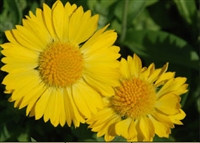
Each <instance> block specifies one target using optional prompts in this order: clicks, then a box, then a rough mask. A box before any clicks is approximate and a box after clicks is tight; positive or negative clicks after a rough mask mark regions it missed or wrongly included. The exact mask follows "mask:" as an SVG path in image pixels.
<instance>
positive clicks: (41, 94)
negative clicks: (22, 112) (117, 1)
mask: <svg viewBox="0 0 200 143" xmlns="http://www.w3.org/2000/svg"><path fill="white" fill-rule="evenodd" d="M98 19H99V16H98V15H94V16H91V11H90V10H88V11H86V12H84V11H83V8H82V6H80V7H77V5H75V4H73V5H71V4H70V3H66V4H65V5H63V4H62V2H61V1H60V0H57V1H56V2H55V3H54V4H53V7H52V8H50V7H48V6H47V5H46V4H43V10H41V9H37V10H36V15H34V14H33V13H32V12H30V13H29V16H26V19H23V21H22V23H23V24H22V25H17V26H16V29H13V30H9V31H6V32H5V34H6V37H7V38H8V40H9V42H8V43H5V44H3V45H1V47H2V48H3V50H2V54H3V55H4V56H5V57H4V58H3V59H2V62H3V63H5V65H4V66H3V67H2V68H1V70H3V71H6V72H7V73H8V75H7V76H6V77H5V78H4V80H3V82H2V83H3V84H4V85H6V90H5V92H6V93H9V94H12V95H11V97H10V99H9V100H10V101H14V102H15V104H14V106H15V107H19V108H20V109H21V108H23V107H25V106H27V109H26V114H27V115H30V116H35V119H40V118H41V117H42V116H43V117H44V121H45V122H47V121H48V120H50V122H51V123H52V124H53V125H54V126H57V125H58V124H60V125H61V126H64V125H65V123H66V122H67V124H68V126H71V123H72V122H73V123H74V125H75V127H78V126H79V125H80V123H84V122H85V118H89V117H90V116H91V115H92V114H93V113H96V112H97V110H98V109H100V108H102V107H103V104H102V103H103V102H102V99H101V95H100V93H101V94H102V95H105V96H108V95H112V94H114V90H113V88H112V87H113V86H117V85H119V82H118V78H119V76H120V74H119V73H118V72H117V71H116V68H118V67H119V65H120V64H119V62H118V61H117V58H119V56H120V54H119V53H118V52H119V47H117V46H113V43H114V42H115V40H116V38H117V34H116V33H115V32H114V31H113V30H108V31H105V30H106V28H107V26H105V27H104V28H102V29H99V30H98V31H97V26H98Z"/></svg>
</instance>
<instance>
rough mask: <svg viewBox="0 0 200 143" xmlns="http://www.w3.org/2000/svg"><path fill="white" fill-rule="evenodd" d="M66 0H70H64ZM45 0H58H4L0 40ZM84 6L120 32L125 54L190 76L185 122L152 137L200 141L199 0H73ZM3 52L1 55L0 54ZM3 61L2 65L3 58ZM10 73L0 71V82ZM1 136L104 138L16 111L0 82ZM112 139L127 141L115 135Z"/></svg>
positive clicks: (83, 128)
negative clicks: (170, 130) (165, 136)
mask: <svg viewBox="0 0 200 143" xmlns="http://www.w3.org/2000/svg"><path fill="white" fill-rule="evenodd" d="M61 1H62V2H63V3H65V2H67V1H68V0H61ZM43 2H45V3H47V4H48V5H49V6H50V7H51V5H52V4H53V3H54V2H55V0H1V1H0V43H5V42H7V39H6V37H5V35H4V31H6V30H9V29H13V28H15V25H17V24H21V21H22V18H25V15H28V13H29V11H32V12H33V13H35V9H36V8H37V7H39V8H42V4H43ZM69 2H70V3H76V4H77V5H78V6H80V5H82V6H83V8H84V10H88V9H90V10H92V13H93V14H99V15H100V20H99V28H100V27H103V26H105V25H106V24H108V23H110V27H109V28H110V29H115V30H116V32H118V39H117V41H116V43H115V44H116V45H118V46H120V47H121V54H122V57H124V58H126V57H127V55H133V53H137V54H138V55H139V56H140V57H141V59H142V60H143V64H144V65H145V66H148V65H149V64H150V63H152V62H154V63H155V64H156V66H157V67H161V66H162V65H163V64H164V63H166V62H169V71H176V76H184V77H187V83H188V84H189V92H188V93H186V94H184V95H182V101H181V104H182V107H183V110H184V111H185V112H186V114H187V116H186V118H185V119H184V120H183V123H184V125H183V126H176V128H175V129H172V133H171V135H170V137H169V138H168V139H165V138H159V137H157V136H155V138H154V141H180V142H182V141H199V129H198V127H199V116H198V115H199V113H200V98H199V95H200V84H199V80H200V77H199V71H198V70H199V68H200V59H199V44H200V38H199V23H198V21H199V19H200V12H199V10H198V9H197V7H198V5H199V3H198V0H196V1H195V0H170V1H163V0H69ZM0 56H1V57H2V55H1V54H0ZM0 64H1V66H2V65H3V64H2V63H0ZM5 75H6V73H4V72H2V71H1V72H0V78H1V81H2V80H3V78H4V76H5ZM0 94H1V95H0V141H34V142H35V141H104V139H103V137H99V138H97V136H96V133H93V132H91V130H90V129H88V126H87V125H85V124H83V125H81V126H80V127H79V128H74V127H71V128H70V127H68V126H67V125H65V126H64V127H60V126H59V127H57V128H54V127H53V126H52V125H51V124H50V123H49V122H47V123H44V121H43V119H40V120H37V121H36V120H35V119H34V117H26V116H25V109H23V110H18V109H15V108H14V107H13V103H10V102H8V101H7V100H8V98H9V95H6V94H4V86H3V85H1V86H0ZM114 141H125V139H123V138H122V137H116V138H115V140H114Z"/></svg>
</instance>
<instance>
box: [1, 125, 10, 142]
mask: <svg viewBox="0 0 200 143" xmlns="http://www.w3.org/2000/svg"><path fill="white" fill-rule="evenodd" d="M10 137H11V134H10V132H9V131H8V129H7V126H6V125H5V124H3V125H1V126H0V141H6V140H7V139H9V138H10Z"/></svg>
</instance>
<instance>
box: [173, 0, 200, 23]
mask: <svg viewBox="0 0 200 143" xmlns="http://www.w3.org/2000/svg"><path fill="white" fill-rule="evenodd" d="M174 2H175V4H176V6H177V8H178V11H179V13H180V15H181V16H182V17H183V19H185V21H186V22H187V23H189V24H192V23H194V22H196V16H197V9H196V5H195V1H194V0H174Z"/></svg>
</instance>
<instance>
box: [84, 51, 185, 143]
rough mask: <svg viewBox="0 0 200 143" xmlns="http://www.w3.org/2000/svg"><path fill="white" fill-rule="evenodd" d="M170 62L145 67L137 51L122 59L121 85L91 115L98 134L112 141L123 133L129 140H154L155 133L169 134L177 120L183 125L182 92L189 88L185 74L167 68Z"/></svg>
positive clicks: (91, 120) (90, 120)
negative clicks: (95, 112) (159, 66)
mask: <svg viewBox="0 0 200 143" xmlns="http://www.w3.org/2000/svg"><path fill="white" fill-rule="evenodd" d="M167 67H168V64H165V65H164V66H163V67H162V68H159V69H155V65H154V64H151V65H150V66H149V67H148V68H147V67H143V68H142V64H141V60H140V58H139V57H138V56H137V55H134V57H133V58H132V57H130V56H128V59H127V61H126V60H125V59H123V58H122V59H121V67H120V72H121V78H120V83H121V84H120V86H118V87H115V94H114V95H113V96H111V97H107V98H105V107H104V109H102V110H100V111H99V112H98V113H97V114H95V115H94V116H92V117H91V118H90V119H88V121H87V123H88V124H89V127H90V128H92V131H94V132H98V133H97V136H98V137H100V136H103V135H105V136H104V138H105V140H106V141H111V140H113V139H114V138H115V136H122V137H124V138H125V139H127V140H128V141H152V140H153V137H154V135H155V134H157V135H158V136H159V137H168V136H169V134H170V131H171V128H174V124H178V125H181V124H182V122H181V121H180V120H182V119H183V118H184V117H185V113H184V112H183V111H182V110H181V105H180V103H179V102H180V95H181V94H183V93H186V92H187V86H188V85H187V84H185V82H186V78H183V77H177V78H175V77H174V75H175V73H174V72H166V70H167Z"/></svg>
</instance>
